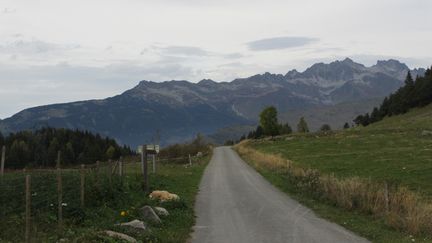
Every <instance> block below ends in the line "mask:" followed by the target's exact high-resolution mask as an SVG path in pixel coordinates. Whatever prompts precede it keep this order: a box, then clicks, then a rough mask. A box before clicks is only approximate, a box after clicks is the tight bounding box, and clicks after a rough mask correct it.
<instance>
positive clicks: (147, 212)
mask: <svg viewBox="0 0 432 243" xmlns="http://www.w3.org/2000/svg"><path fill="white" fill-rule="evenodd" d="M140 214H141V217H142V220H144V221H145V222H153V223H157V224H160V223H162V221H161V219H160V218H159V216H158V215H157V214H156V213H155V211H154V210H153V209H152V208H151V207H150V206H144V207H142V208H141V209H140Z"/></svg>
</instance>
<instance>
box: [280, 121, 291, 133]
mask: <svg viewBox="0 0 432 243" xmlns="http://www.w3.org/2000/svg"><path fill="white" fill-rule="evenodd" d="M279 130H280V134H282V135H285V134H291V133H292V128H291V126H290V125H289V124H288V122H287V123H285V124H283V125H282V124H281V125H280V128H279Z"/></svg>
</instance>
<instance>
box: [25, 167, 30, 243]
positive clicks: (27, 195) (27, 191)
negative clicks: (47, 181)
mask: <svg viewBox="0 0 432 243" xmlns="http://www.w3.org/2000/svg"><path fill="white" fill-rule="evenodd" d="M25 181H26V188H25V199H26V202H25V203H26V206H25V209H26V210H25V215H26V220H25V221H26V228H25V242H26V243H28V242H30V241H31V238H30V232H31V189H30V188H31V177H30V175H26V180H25Z"/></svg>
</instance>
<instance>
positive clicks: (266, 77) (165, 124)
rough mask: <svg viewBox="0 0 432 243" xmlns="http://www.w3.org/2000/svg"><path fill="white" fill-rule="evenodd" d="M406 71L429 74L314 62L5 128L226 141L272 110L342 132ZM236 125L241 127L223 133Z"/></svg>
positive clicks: (398, 66) (91, 105)
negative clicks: (302, 67) (298, 68)
mask: <svg viewBox="0 0 432 243" xmlns="http://www.w3.org/2000/svg"><path fill="white" fill-rule="evenodd" d="M408 71H411V73H412V75H413V76H414V77H415V76H416V75H423V74H424V72H425V70H424V69H414V70H410V69H409V68H408V66H407V65H405V64H403V63H401V62H399V61H397V60H386V61H378V62H377V63H376V64H375V65H373V66H370V67H367V66H364V65H362V64H359V63H356V62H354V61H352V60H351V59H349V58H347V59H345V60H343V61H335V62H331V63H329V64H325V63H317V64H314V65H312V66H311V67H309V68H308V69H306V70H305V71H304V72H298V71H296V70H292V71H289V72H287V73H286V74H285V75H283V74H271V73H264V74H258V75H254V76H251V77H248V78H241V79H235V80H233V81H231V82H215V81H213V80H210V79H204V80H201V81H200V82H198V83H191V82H188V81H166V82H151V81H141V82H139V84H138V85H137V86H135V87H134V88H132V89H130V90H127V91H125V92H124V93H122V94H119V95H117V96H114V97H110V98H106V99H102V100H88V101H78V102H72V103H64V104H53V105H46V106H39V107H34V108H29V109H25V110H23V111H21V112H19V113H17V114H15V115H13V116H12V117H10V118H6V119H4V120H1V121H0V130H1V131H2V132H4V133H5V132H6V133H8V132H16V131H19V130H25V129H35V128H38V127H41V126H52V127H65V128H71V129H82V130H89V131H93V132H98V133H100V134H102V135H106V136H110V137H113V138H115V139H117V140H118V142H120V143H124V144H128V145H132V146H136V145H138V144H143V143H149V142H152V140H154V139H155V136H156V134H158V135H157V136H160V138H161V142H162V144H172V143H176V142H182V141H185V140H189V139H191V138H192V137H193V136H194V135H195V134H197V133H203V134H206V135H209V137H210V138H217V139H215V141H216V142H221V141H222V140H223V139H227V138H229V137H230V136H238V135H239V134H240V133H244V132H246V131H247V128H252V127H253V126H255V125H256V123H257V118H258V114H259V112H260V111H261V110H262V109H263V108H264V107H265V106H268V105H274V106H275V107H276V108H277V109H278V111H279V112H280V119H281V120H282V121H285V122H289V123H290V124H291V125H295V122H296V121H297V120H298V118H299V117H300V116H305V117H306V120H307V121H308V122H309V125H310V127H311V128H312V129H316V128H318V127H319V126H320V125H321V124H323V123H328V124H330V125H332V126H333V127H340V126H341V125H342V124H343V123H344V122H346V121H351V120H352V119H353V118H354V117H355V116H356V115H358V114H362V113H365V112H367V111H369V110H370V109H371V108H372V107H373V106H375V105H377V104H378V103H379V102H380V100H381V99H382V98H383V97H384V96H386V95H388V94H390V93H391V92H393V91H395V90H396V89H398V88H399V87H401V86H402V85H403V82H404V79H405V77H406V75H407V72H408ZM233 127H242V129H240V130H236V129H231V130H229V131H230V132H226V131H224V129H223V128H233ZM158 131H159V132H158ZM235 131H238V133H239V134H237V133H236V132H235ZM215 133H216V134H215ZM223 134H225V135H223Z"/></svg>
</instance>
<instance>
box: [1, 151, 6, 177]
mask: <svg viewBox="0 0 432 243" xmlns="http://www.w3.org/2000/svg"><path fill="white" fill-rule="evenodd" d="M5 159H6V146H4V145H3V147H2V154H1V165H0V175H1V176H2V177H3V174H4V166H5Z"/></svg>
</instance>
